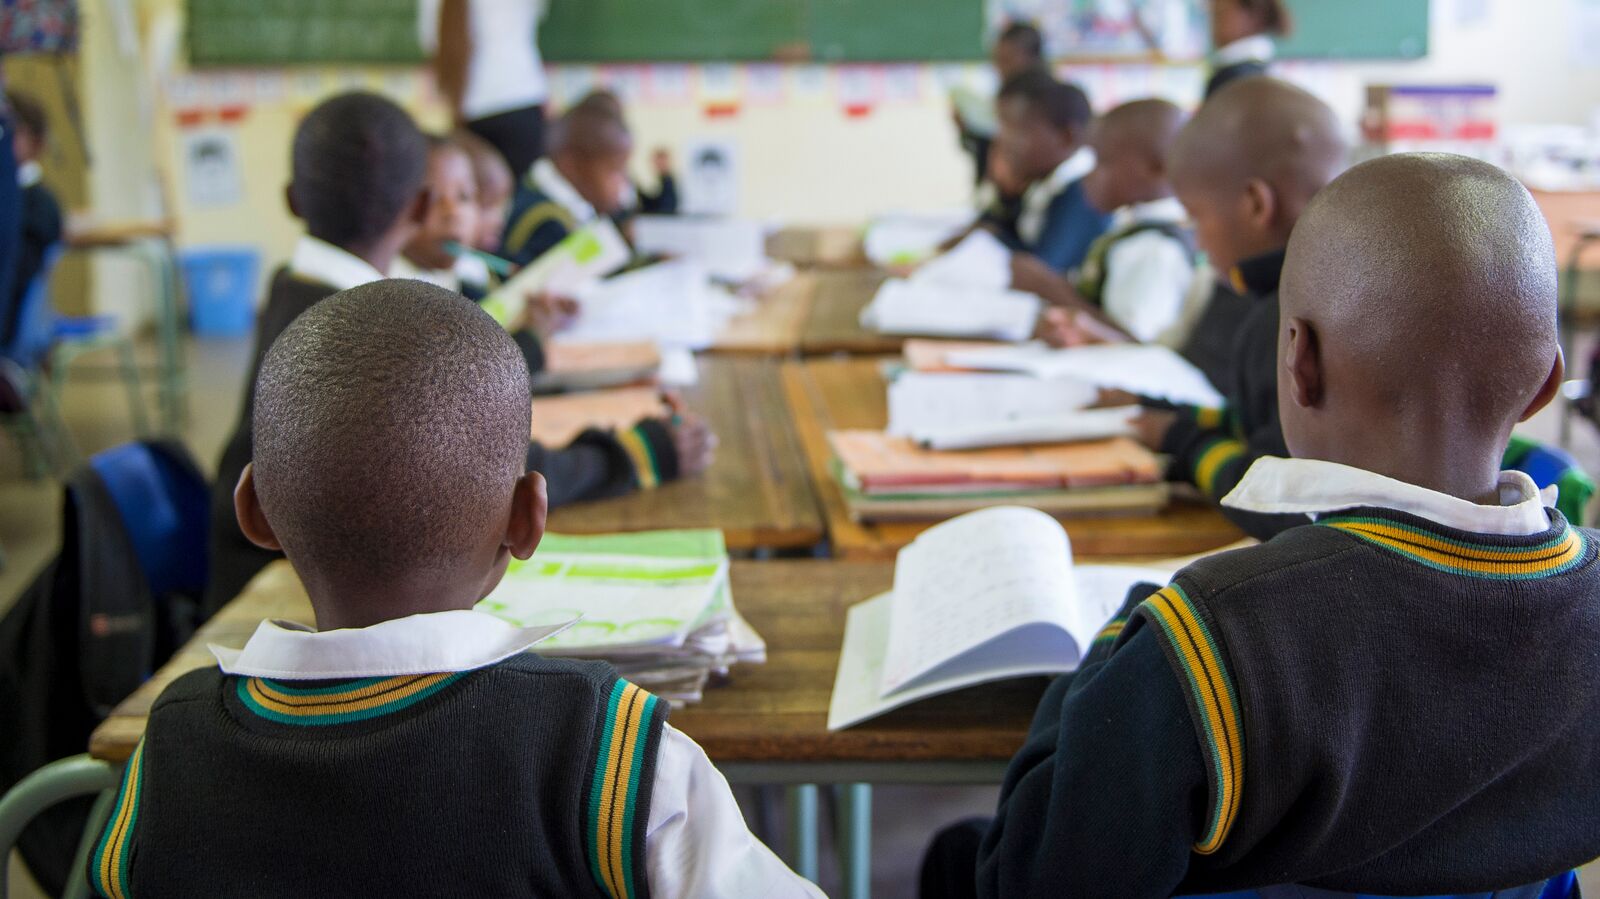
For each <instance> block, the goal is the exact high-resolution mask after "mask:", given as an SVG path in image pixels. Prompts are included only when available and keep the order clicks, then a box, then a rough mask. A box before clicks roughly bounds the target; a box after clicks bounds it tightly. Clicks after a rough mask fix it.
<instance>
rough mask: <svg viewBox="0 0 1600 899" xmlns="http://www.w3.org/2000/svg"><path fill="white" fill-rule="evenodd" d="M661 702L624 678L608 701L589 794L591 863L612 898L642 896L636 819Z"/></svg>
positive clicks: (600, 883)
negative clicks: (635, 853) (653, 725)
mask: <svg viewBox="0 0 1600 899" xmlns="http://www.w3.org/2000/svg"><path fill="white" fill-rule="evenodd" d="M659 701H660V700H658V699H656V697H654V696H652V695H650V694H649V693H647V692H645V691H644V690H641V689H639V688H638V687H636V686H634V685H633V684H630V683H628V682H627V681H625V680H621V679H619V680H618V681H617V682H616V685H615V686H613V687H612V689H611V697H610V699H609V700H608V701H607V703H606V714H605V727H604V729H603V730H602V731H601V734H600V755H599V757H598V758H596V759H595V766H594V782H593V783H592V784H591V786H590V790H589V809H588V821H587V829H586V833H587V834H588V835H589V846H590V853H589V863H590V869H591V872H592V873H593V875H594V879H595V883H597V884H599V885H600V887H601V888H602V889H604V890H605V892H606V895H608V896H610V897H612V899H632V897H634V896H637V895H640V884H639V882H638V879H637V878H636V877H635V871H634V868H635V867H636V865H637V864H638V863H640V862H641V861H642V860H641V859H636V858H634V845H633V844H634V840H633V834H634V831H635V829H636V828H639V827H642V826H643V825H644V822H643V821H640V820H638V819H637V814H638V811H639V809H638V805H639V795H640V792H639V791H640V789H641V787H642V786H643V785H642V784H641V783H640V781H641V780H642V779H643V774H642V770H643V768H644V761H645V759H646V758H647V757H648V756H649V754H650V752H651V747H650V746H649V745H648V744H649V741H650V736H651V733H652V726H651V725H652V722H653V721H654V720H655V713H656V704H657V703H658V702H659Z"/></svg>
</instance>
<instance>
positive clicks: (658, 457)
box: [202, 236, 678, 616]
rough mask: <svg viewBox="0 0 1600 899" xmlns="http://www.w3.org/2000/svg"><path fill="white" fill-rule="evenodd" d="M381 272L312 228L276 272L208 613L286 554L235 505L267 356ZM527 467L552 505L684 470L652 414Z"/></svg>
mask: <svg viewBox="0 0 1600 899" xmlns="http://www.w3.org/2000/svg"><path fill="white" fill-rule="evenodd" d="M383 277H384V276H383V273H382V272H379V271H378V270H377V269H375V268H373V267H372V266H371V265H369V264H367V262H366V261H365V260H362V259H360V258H359V257H357V256H355V255H352V254H351V253H348V252H346V251H344V250H342V249H340V248H338V247H336V246H334V245H333V244H330V243H327V242H325V241H321V240H318V239H316V238H314V237H309V236H307V237H303V238H301V239H300V243H299V244H298V245H297V246H296V247H295V251H294V255H293V256H292V257H291V258H290V260H289V264H288V265H286V266H284V267H283V268H281V269H279V270H278V271H277V273H276V274H274V275H273V278H272V284H271V287H270V288H269V289H268V292H267V301H266V305H265V306H264V307H263V308H262V310H261V314H260V316H259V317H258V318H257V320H256V346H255V356H254V359H253V361H252V362H251V365H250V377H249V380H248V381H246V382H245V393H244V401H243V403H242V404H241V406H240V414H239V422H238V424H237V425H235V427H234V431H233V436H232V437H231V438H229V440H228V443H227V444H226V446H224V448H223V451H222V459H221V461H219V462H218V463H217V480H216V482H215V483H214V484H213V486H212V488H211V541H210V545H211V557H210V568H211V571H210V575H209V578H208V583H207V585H206V595H205V599H204V601H203V603H202V605H203V608H202V612H203V613H204V614H205V615H207V616H209V615H211V614H212V613H214V612H216V610H217V609H220V608H221V607H222V606H223V605H224V604H225V603H227V602H228V601H229V600H231V599H233V598H234V597H235V596H237V595H238V594H239V592H240V591H241V590H243V589H244V586H245V584H246V583H248V582H249V581H250V579H251V578H252V577H254V576H255V575H256V573H257V572H258V571H260V570H261V569H262V568H264V567H266V565H267V563H269V562H271V561H272V560H274V559H277V558H280V557H281V556H280V554H279V553H275V552H272V551H270V550H265V549H262V548H260V547H258V546H256V545H255V544H253V543H251V542H250V541H249V540H248V539H246V538H245V536H244V533H243V532H241V531H240V530H239V522H238V520H237V518H236V517H235V515H234V510H233V488H234V486H235V485H237V484H238V482H239V475H240V474H241V473H242V472H243V471H244V467H245V465H247V464H249V462H250V458H251V439H252V433H253V423H252V421H251V416H252V413H253V410H254V409H255V390H256V375H257V373H258V372H260V370H261V360H262V357H264V356H265V355H266V352H267V350H268V349H269V348H270V347H271V346H272V342H273V341H274V340H277V338H278V335H279V334H281V333H283V330H284V329H285V328H287V327H288V326H289V323H290V322H292V321H294V320H295V319H296V318H298V317H299V316H300V313H302V312H304V311H306V310H307V309H310V308H311V307H312V306H313V305H315V304H316V303H318V302H320V301H321V300H324V299H327V298H328V297H330V296H333V295H334V294H336V293H338V292H339V291H341V290H349V289H350V288H353V287H359V286H361V285H363V284H369V283H371V282H373V281H380V280H383ZM528 470H529V471H537V472H540V473H542V474H543V475H544V476H545V480H546V482H547V483H548V485H549V499H550V505H552V506H556V505H562V504H565V503H571V502H576V501H579V500H586V499H600V498H603V497H608V496H618V495H620V494H624V493H628V492H631V491H633V490H636V489H639V488H649V487H654V486H656V485H657V484H659V483H661V482H663V481H668V480H672V479H673V478H676V477H677V476H678V457H677V450H676V448H675V447H674V445H673V442H672V435H671V432H670V430H669V429H668V426H667V424H666V422H665V421H659V420H654V419H650V420H646V421H642V422H640V423H639V424H637V425H635V426H634V427H633V428H630V429H628V430H626V431H618V432H615V433H613V432H608V431H600V430H594V429H591V430H588V431H585V432H584V433H582V434H580V435H579V436H578V437H577V438H576V439H575V440H574V441H573V442H572V443H571V444H569V445H567V446H566V447H562V448H560V449H552V448H548V447H544V446H541V445H539V444H537V443H532V444H529V447H528Z"/></svg>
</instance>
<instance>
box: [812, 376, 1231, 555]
mask: <svg viewBox="0 0 1600 899" xmlns="http://www.w3.org/2000/svg"><path fill="white" fill-rule="evenodd" d="M883 361H884V360H882V359H867V358H850V359H808V360H804V361H794V362H787V363H784V366H783V390H784V395H785V396H786V397H787V398H788V400H789V408H790V409H791V410H792V411H793V412H794V417H795V430H796V432H798V434H799V436H800V444H801V446H802V447H803V448H804V450H805V454H806V464H807V465H808V466H810V469H811V477H812V479H813V480H814V482H815V483H816V489H817V497H818V499H819V500H820V502H821V503H822V514H823V518H824V519H825V520H826V523H827V527H828V539H829V541H830V542H831V543H832V546H833V555H834V556H835V557H837V558H842V559H892V558H894V555H895V553H896V552H898V551H899V550H900V548H901V547H903V546H905V545H906V544H907V543H910V542H911V541H912V540H913V539H915V538H916V536H917V535H918V534H920V533H922V532H923V531H925V530H927V529H928V527H929V526H930V523H916V522H893V523H888V522H885V523H880V524H864V523H861V522H858V521H854V520H852V519H851V517H850V511H849V508H848V507H847V506H846V504H845V499H844V493H843V492H842V491H841V490H840V488H839V484H838V482H837V481H835V480H834V477H833V473H832V471H831V462H832V456H833V452H832V450H831V449H829V447H828V439H827V432H828V431H830V430H836V429H842V428H883V427H884V426H885V425H886V424H887V423H888V418H889V412H888V407H887V397H886V395H885V390H884V381H883V375H882V364H883ZM1062 524H1063V525H1064V526H1065V527H1066V530H1067V534H1068V536H1069V537H1071V539H1072V551H1073V554H1074V555H1075V556H1077V557H1079V558H1099V559H1110V558H1124V559H1126V558H1135V557H1144V558H1160V557H1169V556H1188V555H1193V554H1195V553H1202V552H1207V551H1209V550H1213V549H1217V548H1219V547H1222V546H1226V545H1228V544H1230V543H1233V542H1235V541H1237V540H1239V539H1240V538H1241V537H1242V536H1243V534H1242V533H1241V532H1240V531H1239V529H1238V528H1236V527H1234V526H1233V525H1232V524H1231V523H1229V522H1228V520H1227V519H1225V518H1223V517H1222V515H1221V513H1219V512H1218V511H1217V510H1216V509H1214V508H1212V507H1211V506H1208V505H1202V504H1199V503H1195V502H1188V501H1181V500H1180V501H1175V502H1174V503H1173V504H1172V505H1171V506H1169V507H1168V508H1167V509H1165V510H1164V511H1162V512H1161V513H1159V514H1157V515H1147V516H1128V517H1093V518H1066V519H1062Z"/></svg>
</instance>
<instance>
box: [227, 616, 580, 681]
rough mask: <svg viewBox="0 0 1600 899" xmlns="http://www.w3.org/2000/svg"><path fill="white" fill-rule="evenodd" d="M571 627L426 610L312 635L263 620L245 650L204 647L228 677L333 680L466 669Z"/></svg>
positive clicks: (283, 623)
mask: <svg viewBox="0 0 1600 899" xmlns="http://www.w3.org/2000/svg"><path fill="white" fill-rule="evenodd" d="M571 624H572V622H570V621H568V622H564V623H562V624H557V625H547V626H540V627H526V628H519V627H517V626H515V625H513V624H510V623H508V622H506V621H502V620H501V619H499V618H496V617H494V616H493V615H490V614H489V613H487V612H479V611H477V610H475V609H458V610H455V611H451V612H430V613H427V614H423V615H411V616H409V617H406V618H396V619H393V620H391V621H382V622H379V623H377V624H374V625H372V626H371V627H360V628H343V629H340V630H333V631H321V632H319V631H315V630H312V629H311V628H309V627H306V626H305V625H303V624H295V623H293V622H288V621H263V622H261V624H260V625H259V626H258V627H257V628H256V632H255V633H254V634H252V635H251V637H250V640H249V641H248V642H247V643H245V645H244V649H229V648H228V647H226V646H217V645H215V644H211V645H208V646H207V648H208V649H210V650H211V654H212V655H213V656H216V658H217V664H218V665H221V666H222V670H223V671H225V672H227V673H228V674H237V675H243V676H245V677H273V678H281V679H284V680H333V679H336V678H347V677H395V676H398V675H402V674H435V673H439V672H443V671H471V670H472V669H474V668H482V667H484V666H486V665H493V664H494V663H495V662H499V661H502V660H504V659H508V658H510V657H512V656H514V655H516V654H517V653H519V652H524V651H526V650H527V649H529V648H530V647H532V646H533V645H534V644H535V643H538V642H539V641H540V640H543V639H544V638H546V637H549V636H551V635H552V634H556V633H559V632H560V631H563V630H565V629H567V628H568V627H569V626H571Z"/></svg>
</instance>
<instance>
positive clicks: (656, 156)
mask: <svg viewBox="0 0 1600 899" xmlns="http://www.w3.org/2000/svg"><path fill="white" fill-rule="evenodd" d="M650 165H651V167H653V168H654V169H655V170H656V174H657V175H670V174H672V151H671V150H668V149H667V148H666V147H656V150H655V152H654V153H651V154H650Z"/></svg>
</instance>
